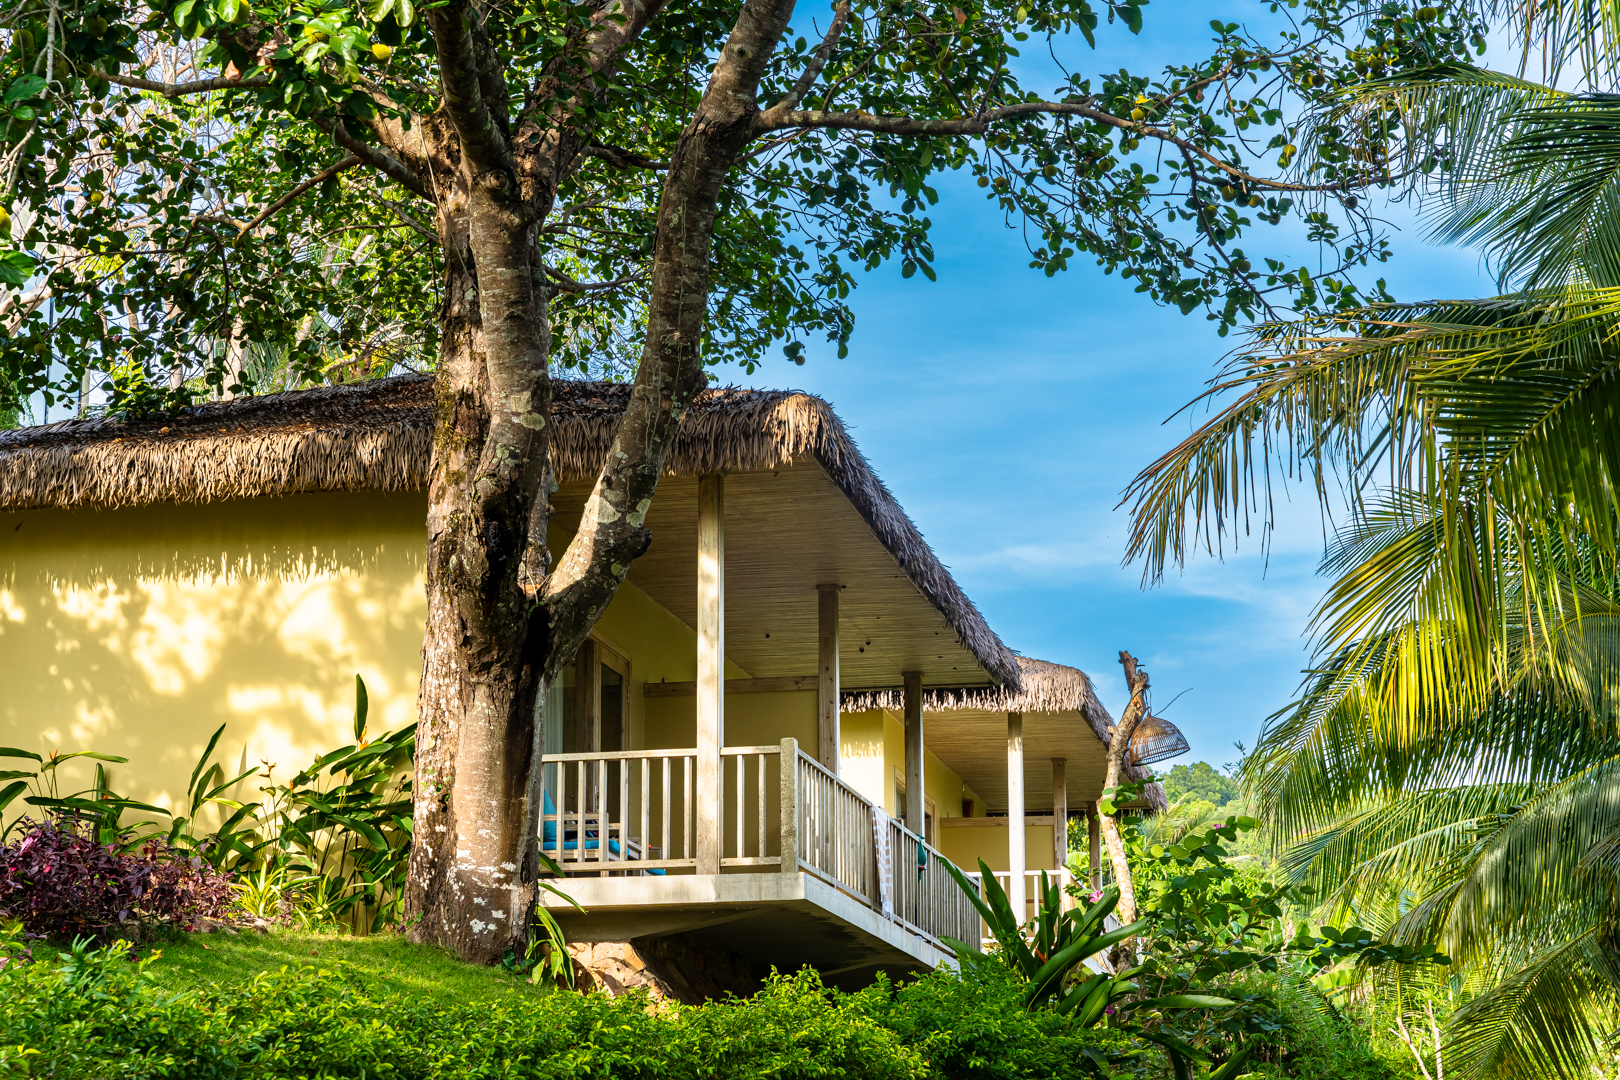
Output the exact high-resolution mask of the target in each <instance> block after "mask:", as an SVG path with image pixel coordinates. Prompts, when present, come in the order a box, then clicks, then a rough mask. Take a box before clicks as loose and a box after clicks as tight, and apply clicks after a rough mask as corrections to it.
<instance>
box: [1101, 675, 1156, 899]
mask: <svg viewBox="0 0 1620 1080" xmlns="http://www.w3.org/2000/svg"><path fill="white" fill-rule="evenodd" d="M1119 662H1120V666H1121V667H1123V668H1124V669H1125V684H1126V685H1127V686H1128V687H1129V688H1130V691H1131V700H1130V702H1129V703H1128V704H1126V706H1125V711H1124V712H1123V713H1121V714H1120V718H1119V723H1118V724H1116V725H1115V726H1114V731H1113V734H1112V735H1111V736H1110V738H1109V740H1108V768H1107V771H1106V773H1105V774H1104V778H1103V790H1104V791H1106V792H1113V791H1115V790H1116V789H1117V788H1118V787H1119V784H1120V781H1121V780H1122V779H1123V778H1124V775H1125V759H1126V756H1127V755H1129V754H1130V752H1131V736H1132V735H1134V734H1135V733H1136V727H1137V725H1138V724H1140V723H1141V722H1142V718H1143V717H1144V716H1146V715H1147V692H1148V673H1147V671H1146V669H1144V668H1141V667H1138V666H1137V662H1136V657H1134V656H1132V655H1131V654H1130V653H1128V652H1124V651H1121V652H1120V654H1119ZM1119 815H1120V811H1118V810H1116V811H1115V812H1114V813H1112V814H1102V815H1100V816H1101V819H1102V820H1101V825H1102V834H1103V843H1104V844H1105V845H1107V847H1108V861H1109V862H1110V863H1111V864H1112V865H1113V868H1114V884H1115V885H1117V886H1118V887H1119V907H1118V909H1117V910H1118V912H1119V921H1120V922H1121V923H1133V922H1135V921H1136V883H1135V882H1134V881H1133V880H1132V879H1131V864H1130V862H1129V860H1127V859H1126V857H1125V841H1124V839H1123V838H1122V837H1121V836H1120V833H1119Z"/></svg>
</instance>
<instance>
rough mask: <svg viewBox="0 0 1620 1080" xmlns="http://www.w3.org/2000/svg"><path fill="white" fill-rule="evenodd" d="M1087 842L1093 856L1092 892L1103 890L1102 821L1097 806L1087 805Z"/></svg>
mask: <svg viewBox="0 0 1620 1080" xmlns="http://www.w3.org/2000/svg"><path fill="white" fill-rule="evenodd" d="M1086 841H1087V845H1088V847H1089V848H1090V851H1088V852H1087V854H1089V855H1090V856H1091V891H1092V892H1098V891H1100V890H1101V889H1102V819H1101V818H1099V817H1098V816H1097V804H1096V803H1094V802H1089V803H1086Z"/></svg>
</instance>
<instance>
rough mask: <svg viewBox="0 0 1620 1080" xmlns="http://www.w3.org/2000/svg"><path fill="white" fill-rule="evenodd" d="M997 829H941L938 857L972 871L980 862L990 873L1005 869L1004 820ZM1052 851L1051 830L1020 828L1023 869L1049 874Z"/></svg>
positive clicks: (948, 826)
mask: <svg viewBox="0 0 1620 1080" xmlns="http://www.w3.org/2000/svg"><path fill="white" fill-rule="evenodd" d="M972 820H974V821H979V820H992V821H993V820H1000V821H1001V822H1002V823H1003V824H1002V825H1001V826H1000V827H986V826H977V825H945V826H943V827H942V828H941V829H940V830H939V853H940V854H941V855H943V856H945V857H946V858H947V859H949V860H951V861H952V862H953V863H955V864H956V865H957V866H963V867H966V868H967V869H969V870H976V869H978V866H979V860H980V859H983V860H984V861H985V863H987V864H988V865H989V867H990V869H992V870H1005V869H1007V827H1006V824H1005V823H1006V818H1000V819H995V818H986V819H980V818H974V819H972ZM1055 854H1056V853H1055V852H1054V851H1053V850H1052V826H1050V825H1027V826H1025V828H1024V869H1026V870H1051V869H1053V868H1054V867H1055V866H1056V860H1055V859H1054V855H1055Z"/></svg>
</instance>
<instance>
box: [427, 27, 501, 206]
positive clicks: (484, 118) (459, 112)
mask: <svg viewBox="0 0 1620 1080" xmlns="http://www.w3.org/2000/svg"><path fill="white" fill-rule="evenodd" d="M468 16H469V5H468V4H467V3H466V0H461V2H459V3H451V4H448V5H446V6H444V7H434V8H429V9H428V11H427V20H428V25H429V26H430V27H432V29H433V47H434V50H435V51H436V53H437V54H438V59H439V85H440V86H442V87H443V88H444V109H445V112H446V113H448V114H449V116H450V120H451V122H453V123H454V124H455V126H456V134H457V135H459V136H460V141H461V152H462V155H463V156H464V157H465V159H466V162H467V164H468V166H469V167H470V168H471V170H472V172H473V173H474V174H484V173H506V174H508V175H512V176H513V177H514V179H515V173H516V167H515V165H514V164H513V161H512V147H511V144H510V143H509V142H508V141H507V138H506V132H505V131H504V130H503V127H502V125H501V124H500V123H499V122H498V121H497V119H496V116H495V113H494V112H493V110H492V109H491V106H492V104H494V103H492V102H490V101H488V100H487V99H486V95H485V93H484V77H483V76H484V72H483V65H481V64H480V63H479V62H478V61H479V57H478V52H479V50H478V48H477V43H476V42H475V41H474V40H473V32H472V30H471V29H470V28H469V26H468ZM473 17H476V15H475V14H474V16H473Z"/></svg>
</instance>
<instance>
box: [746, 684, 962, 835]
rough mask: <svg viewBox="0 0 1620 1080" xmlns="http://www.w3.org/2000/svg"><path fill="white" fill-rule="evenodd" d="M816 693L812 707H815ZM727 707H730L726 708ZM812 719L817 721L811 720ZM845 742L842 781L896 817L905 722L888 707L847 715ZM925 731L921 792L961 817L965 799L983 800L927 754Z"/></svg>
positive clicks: (842, 720) (939, 811) (842, 724)
mask: <svg viewBox="0 0 1620 1080" xmlns="http://www.w3.org/2000/svg"><path fill="white" fill-rule="evenodd" d="M814 704H815V703H814V700H813V695H812V702H811V707H812V709H813V708H814ZM728 708H729V706H728ZM812 720H813V717H812ZM838 726H839V734H840V736H841V741H842V750H841V754H840V763H839V764H840V766H841V768H842V775H843V779H844V782H845V783H847V784H849V786H850V787H852V788H854V789H855V790H856V791H858V792H860V793H861V794H862V795H864V796H865V797H866V798H868V799H870V800H871V801H873V802H875V803H877V804H878V805H879V806H881V807H883V809H884V811H885V812H887V813H888V814H890V815H891V816H894V817H900V816H901V815H902V814H903V813H904V812H905V808H904V807H903V806H901V805H900V804H899V800H898V799H897V798H896V797H895V782H894V776H895V770H896V769H898V770H900V771H901V772H902V773H903V772H904V771H905V767H906V727H905V718H904V717H902V716H898V715H896V714H895V713H893V712H890V711H889V710H887V709H873V710H871V711H869V712H861V713H844V714H843V715H842V716H841V717H839V721H838ZM927 731H928V729H927V727H926V726H925V727H924V728H923V742H924V744H925V745H924V750H923V791H924V792H925V793H926V795H927V797H928V798H930V799H932V800H934V808H935V812H936V816H937V817H939V818H947V817H961V816H962V800H963V799H964V798H966V799H972V800H973V803H974V805H975V807H982V806H983V805H984V801H983V800H982V799H979V798H978V797H977V796H975V795H974V794H973V792H972V790H971V789H969V788H968V786H967V785H966V784H964V783H962V778H961V777H960V776H958V775H957V774H956V772H955V771H954V770H952V769H951V768H950V766H948V765H946V764H945V763H944V762H942V761H940V760H939V758H938V757H936V756H935V755H934V753H933V751H931V750H928V749H927V746H926V743H927Z"/></svg>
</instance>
